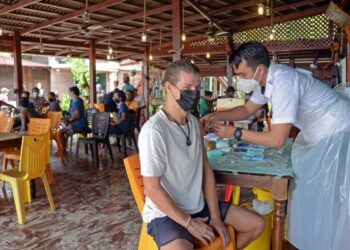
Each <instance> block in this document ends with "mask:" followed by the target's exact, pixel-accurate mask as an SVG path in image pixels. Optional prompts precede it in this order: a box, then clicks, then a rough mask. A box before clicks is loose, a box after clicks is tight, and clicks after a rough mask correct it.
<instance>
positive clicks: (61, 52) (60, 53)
mask: <svg viewBox="0 0 350 250" xmlns="http://www.w3.org/2000/svg"><path fill="white" fill-rule="evenodd" d="M69 52H71V49H70V48H69V49H63V50H60V51H58V52H56V53H55V56H60V55H63V54H66V53H69Z"/></svg>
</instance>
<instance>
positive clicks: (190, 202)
mask: <svg viewBox="0 0 350 250" xmlns="http://www.w3.org/2000/svg"><path fill="white" fill-rule="evenodd" d="M187 119H188V122H189V127H190V140H191V145H190V146H187V145H186V136H185V135H184V133H183V132H182V131H181V129H180V128H179V127H178V125H177V124H176V123H174V122H172V121H170V120H169V119H168V118H167V117H166V115H165V114H164V112H163V111H162V110H161V111H159V112H158V113H156V114H155V115H154V116H153V117H151V119H150V120H148V121H147V123H146V124H145V125H144V126H143V128H142V130H141V133H140V136H139V148H140V161H141V174H142V175H143V176H148V177H151V176H161V180H160V182H161V185H162V186H163V187H164V189H165V190H166V191H167V192H168V194H169V195H170V197H172V199H173V200H174V201H175V202H176V203H177V205H178V206H179V207H180V208H181V209H183V210H184V211H185V212H186V213H187V214H193V213H197V212H200V211H201V210H202V209H203V208H204V204H205V203H204V195H203V191H202V179H203V154H202V142H201V136H200V134H201V133H200V129H199V124H198V121H197V119H196V118H195V117H194V116H193V115H191V114H188V116H187ZM182 128H183V130H184V131H185V133H186V134H188V127H187V125H185V126H182ZM164 216H166V214H164V213H163V212H162V211H161V210H160V209H159V208H158V207H157V206H156V205H155V204H154V203H153V202H152V200H151V199H150V198H149V197H146V202H145V207H144V210H143V220H144V221H145V222H146V223H149V222H150V221H151V220H153V219H154V218H159V217H164Z"/></svg>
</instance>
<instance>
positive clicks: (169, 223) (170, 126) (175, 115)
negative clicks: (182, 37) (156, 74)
mask: <svg viewBox="0 0 350 250" xmlns="http://www.w3.org/2000/svg"><path fill="white" fill-rule="evenodd" d="M199 73H200V72H199V69H198V68H197V67H196V66H195V65H194V64H192V63H191V62H190V61H186V60H179V61H176V62H173V63H172V64H170V65H169V66H168V68H167V69H166V71H165V76H164V82H163V84H164V89H165V91H166V93H167V97H166V101H165V105H164V108H163V109H162V110H160V111H159V112H157V113H156V114H155V115H154V116H152V117H151V118H150V119H149V120H148V121H147V122H146V123H145V124H144V126H143V127H142V129H141V133H140V135H139V143H138V145H139V149H140V162H141V174H142V176H143V181H144V189H145V195H146V202H145V206H144V209H143V213H142V216H143V220H144V221H145V222H146V223H147V230H148V233H149V234H150V235H151V236H153V238H154V240H155V241H156V243H157V245H158V247H159V248H160V249H176V250H184V249H193V248H194V247H196V246H194V238H196V239H198V240H200V241H202V242H203V244H206V245H207V244H208V243H209V242H211V241H212V240H213V239H214V237H215V232H217V233H218V234H219V235H220V236H221V238H222V241H223V245H224V246H227V245H228V244H229V242H230V240H231V239H230V234H229V232H228V231H227V229H226V227H225V224H229V225H232V226H233V227H234V228H235V230H236V232H237V241H236V242H237V247H238V249H242V248H243V247H245V246H246V245H247V244H249V242H250V241H252V240H254V239H255V238H257V237H258V236H259V235H260V233H261V232H262V230H263V228H264V221H263V220H262V219H261V217H260V216H258V215H256V214H253V213H251V212H249V211H248V210H245V209H243V208H241V207H236V206H233V205H231V204H230V203H226V202H218V198H217V195H216V186H215V179H214V174H213V171H212V168H211V167H210V165H209V163H208V159H207V157H206V153H205V152H206V151H205V149H204V146H203V145H204V144H203V134H202V133H201V129H200V124H199V120H198V119H197V118H196V117H195V116H194V115H192V114H191V113H190V111H191V110H193V108H194V107H196V106H197V105H198V101H199V96H200V91H199Z"/></svg>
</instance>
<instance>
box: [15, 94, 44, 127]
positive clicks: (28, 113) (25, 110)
mask: <svg viewBox="0 0 350 250" xmlns="http://www.w3.org/2000/svg"><path fill="white" fill-rule="evenodd" d="M19 104H20V106H21V129H20V131H19V132H20V133H23V132H26V131H27V130H28V123H29V120H30V118H40V114H39V113H38V112H37V111H35V109H34V108H30V107H29V98H26V97H21V98H20V100H19Z"/></svg>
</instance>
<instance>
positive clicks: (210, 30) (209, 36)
mask: <svg viewBox="0 0 350 250" xmlns="http://www.w3.org/2000/svg"><path fill="white" fill-rule="evenodd" d="M213 26H214V24H213V22H211V21H209V23H208V31H207V32H206V33H205V35H206V36H207V39H208V41H209V42H214V41H215V39H216V38H217V37H219V36H223V35H226V34H228V33H229V32H227V31H219V32H217V31H215V28H214V27H213Z"/></svg>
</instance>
